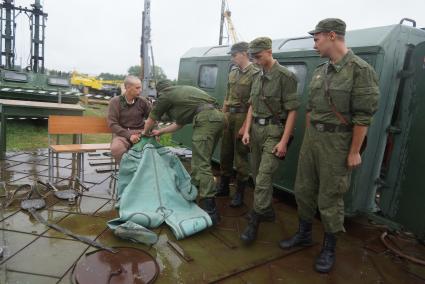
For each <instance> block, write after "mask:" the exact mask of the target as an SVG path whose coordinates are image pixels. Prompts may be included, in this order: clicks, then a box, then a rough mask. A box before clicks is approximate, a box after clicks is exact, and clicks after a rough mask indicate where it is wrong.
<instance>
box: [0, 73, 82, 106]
mask: <svg viewBox="0 0 425 284" xmlns="http://www.w3.org/2000/svg"><path fill="white" fill-rule="evenodd" d="M79 95H80V93H79V92H78V91H75V90H72V89H71V84H70V83H69V79H68V78H64V77H58V76H49V75H47V74H43V73H35V72H30V71H15V70H11V69H4V68H0V99H11V100H25V101H41V102H54V103H57V102H61V103H66V104H75V103H77V102H78V101H79Z"/></svg>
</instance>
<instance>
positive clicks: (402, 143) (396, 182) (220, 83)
mask: <svg viewBox="0 0 425 284" xmlns="http://www.w3.org/2000/svg"><path fill="white" fill-rule="evenodd" d="M406 21H407V22H411V24H412V26H410V25H407V24H404V22H406ZM346 41H347V44H348V46H349V47H350V48H351V49H352V50H353V51H354V53H355V54H357V55H359V56H360V57H362V58H363V59H364V60H366V61H367V62H368V63H369V64H371V65H372V66H373V67H374V68H375V70H376V72H377V74H378V76H379V79H380V91H381V98H380V103H379V110H378V112H377V113H376V115H375V117H374V121H373V124H372V125H371V127H370V129H369V132H368V146H367V149H366V151H365V152H364V153H363V156H362V158H363V164H362V166H361V168H359V169H357V170H356V171H355V172H354V174H353V177H352V182H351V189H350V191H349V192H348V193H347V194H346V197H345V201H346V214H347V215H349V216H352V215H356V214H359V213H367V214H370V216H371V217H373V218H378V219H380V220H383V221H385V222H386V223H388V224H392V225H393V226H395V227H403V228H405V229H407V230H410V231H412V232H413V233H415V234H416V235H417V237H419V238H421V239H424V238H425V218H423V217H421V218H418V216H425V207H424V206H423V204H425V191H424V190H423V188H422V185H421V180H422V179H421V178H422V175H423V169H424V168H425V154H424V151H423V149H422V147H423V145H425V136H424V135H423V127H424V124H425V111H424V110H425V30H423V29H419V28H416V23H415V22H414V21H412V20H410V19H403V20H402V21H401V22H400V24H397V25H390V26H384V27H375V28H368V29H361V30H352V31H348V32H347V34H346ZM313 45H314V42H313V38H312V37H310V36H305V37H299V38H289V39H277V40H274V41H273V53H274V57H275V58H276V59H277V60H278V61H279V63H281V64H282V65H284V66H286V67H288V68H289V69H290V70H291V71H293V72H294V73H295V74H296V76H297V78H298V82H299V84H298V93H299V96H300V98H301V101H302V103H303V105H304V106H305V104H306V102H307V97H308V85H309V82H310V80H311V76H312V74H313V71H314V69H315V68H316V66H317V65H319V64H320V63H322V62H323V60H324V59H322V58H320V57H319V55H318V54H317V53H316V51H315V50H314V48H313ZM229 49H230V47H229V46H212V47H200V48H192V49H190V50H189V51H187V52H186V54H184V55H183V57H182V58H181V60H180V68H179V75H178V83H179V84H185V85H193V86H196V87H199V88H201V89H203V90H205V91H206V92H208V93H209V94H210V95H211V96H214V97H216V98H217V99H218V100H219V101H221V102H222V101H223V97H224V95H225V93H226V84H227V75H228V72H229V70H230V69H231V62H230V56H229V55H228V54H227V52H228V51H229ZM304 117H305V107H301V109H300V110H299V114H298V118H297V123H296V129H295V137H296V138H295V141H294V143H293V144H292V146H291V148H290V150H289V153H288V155H287V158H286V160H285V162H282V163H281V164H280V166H279V169H278V171H277V173H278V174H277V175H276V177H275V179H274V185H275V187H276V188H277V189H279V190H284V191H287V192H290V193H292V192H293V188H294V182H295V174H296V166H297V162H298V152H299V150H300V146H301V142H302V138H303V133H304V123H305V119H304ZM190 132H191V129H190V127H186V128H184V129H182V130H181V131H180V132H178V133H176V134H175V136H174V140H175V141H176V142H179V143H182V144H184V145H186V146H188V147H190V146H191V145H190V143H191V142H190V137H191V135H190V134H191V133H190ZM218 151H219V149H217V151H216V153H215V160H216V161H218V157H219V156H218Z"/></svg>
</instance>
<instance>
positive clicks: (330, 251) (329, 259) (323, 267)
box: [316, 233, 336, 273]
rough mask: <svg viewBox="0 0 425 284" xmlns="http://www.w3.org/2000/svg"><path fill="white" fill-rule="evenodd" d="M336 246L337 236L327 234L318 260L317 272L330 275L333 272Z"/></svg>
mask: <svg viewBox="0 0 425 284" xmlns="http://www.w3.org/2000/svg"><path fill="white" fill-rule="evenodd" d="M335 246H336V236H335V234H331V233H325V237H324V239H323V247H322V250H321V251H320V254H319V256H318V257H317V258H316V271H318V272H321V273H328V272H329V271H331V269H332V267H333V265H334V263H335Z"/></svg>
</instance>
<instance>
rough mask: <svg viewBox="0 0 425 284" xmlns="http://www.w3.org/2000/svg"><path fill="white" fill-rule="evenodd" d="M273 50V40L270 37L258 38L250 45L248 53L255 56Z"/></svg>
mask: <svg viewBox="0 0 425 284" xmlns="http://www.w3.org/2000/svg"><path fill="white" fill-rule="evenodd" d="M271 48H272V40H271V39H270V38H268V37H257V38H256V39H254V40H253V41H251V42H250V43H249V49H248V53H250V54H255V53H258V52H261V51H263V50H268V49H271Z"/></svg>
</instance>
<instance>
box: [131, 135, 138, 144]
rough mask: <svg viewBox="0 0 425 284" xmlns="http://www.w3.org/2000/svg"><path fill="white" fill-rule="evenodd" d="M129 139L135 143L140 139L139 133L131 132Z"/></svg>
mask: <svg viewBox="0 0 425 284" xmlns="http://www.w3.org/2000/svg"><path fill="white" fill-rule="evenodd" d="M130 141H131V143H133V144H136V143H137V142H139V141H140V135H139V134H132V135H131V136H130Z"/></svg>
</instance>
